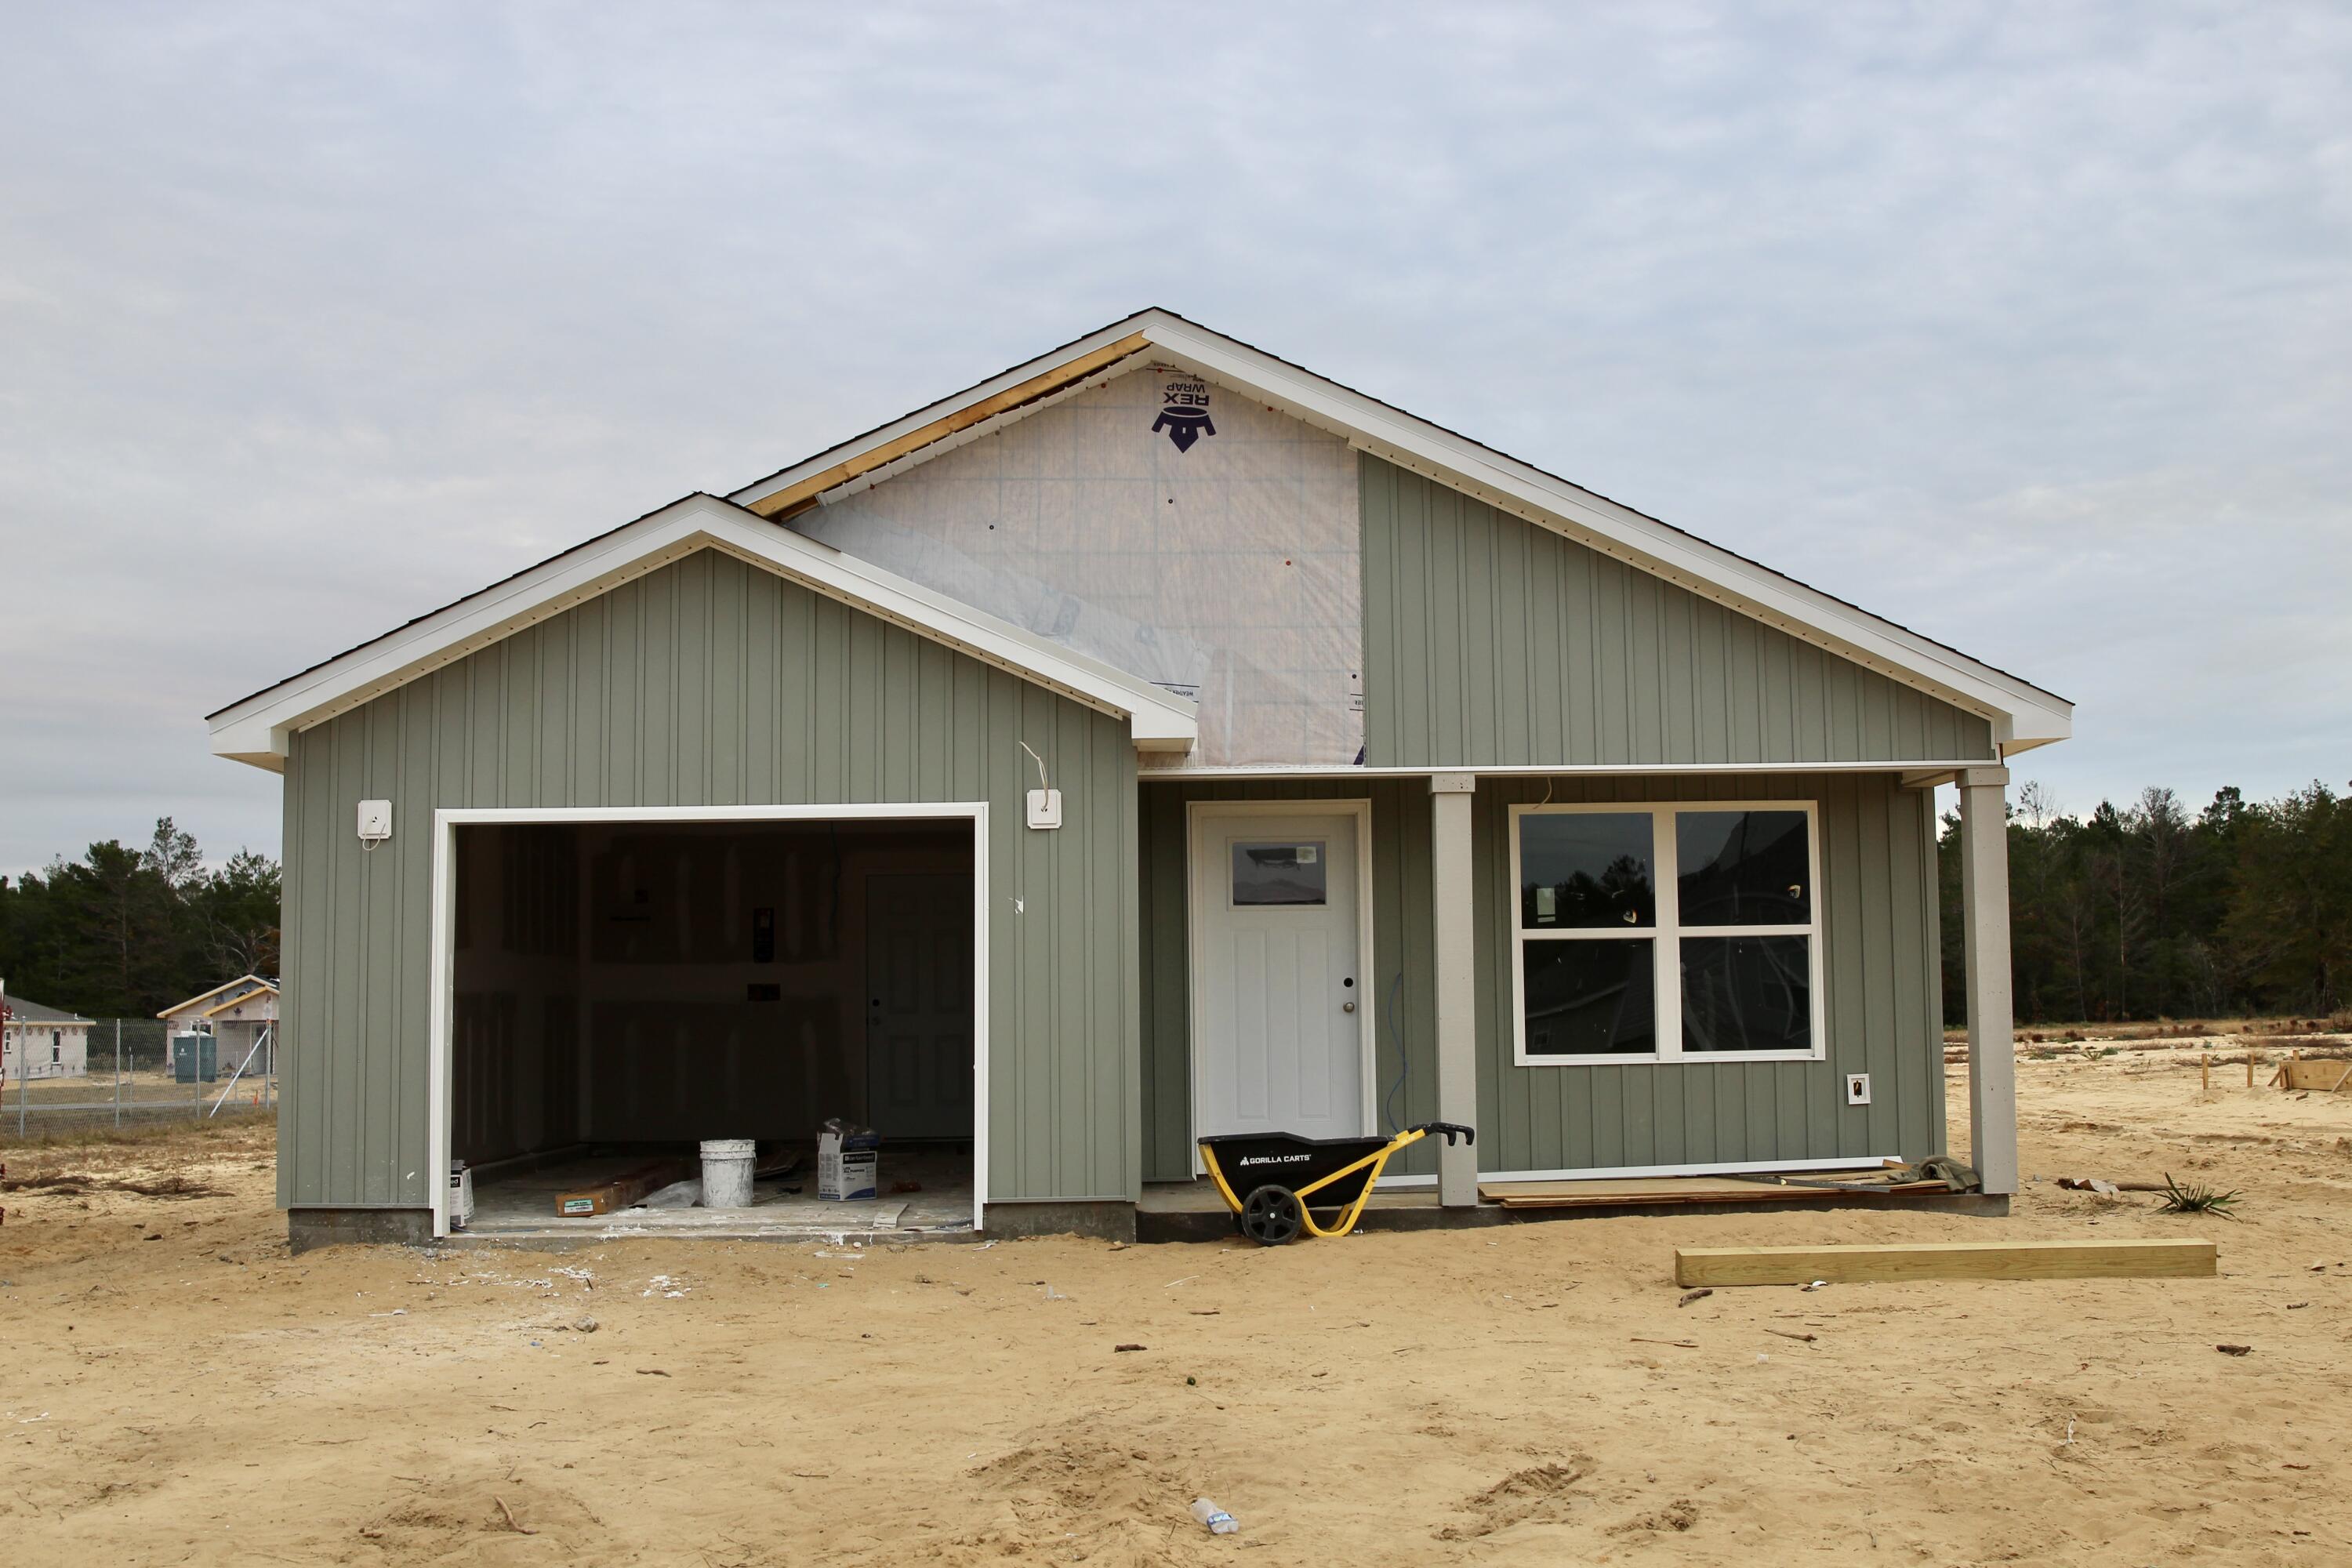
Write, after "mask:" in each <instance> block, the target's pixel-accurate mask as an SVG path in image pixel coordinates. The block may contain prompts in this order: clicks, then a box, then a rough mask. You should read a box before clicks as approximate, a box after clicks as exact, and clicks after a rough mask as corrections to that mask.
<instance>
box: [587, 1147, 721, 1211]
mask: <svg viewBox="0 0 2352 1568" xmlns="http://www.w3.org/2000/svg"><path fill="white" fill-rule="evenodd" d="M699 1169H700V1167H699V1166H698V1164H696V1163H694V1162H693V1161H691V1160H654V1161H649V1162H648V1163H646V1164H643V1165H638V1166H636V1167H635V1168H633V1169H631V1170H626V1171H624V1172H622V1173H620V1174H619V1175H617V1176H614V1178H613V1179H612V1180H610V1181H606V1182H599V1183H597V1184H595V1185H594V1186H592V1187H581V1188H579V1189H577V1190H575V1191H572V1192H568V1193H560V1194H557V1195H556V1199H555V1212H556V1215H557V1216H558V1217H560V1218H563V1219H582V1218H585V1217H588V1216H591V1215H605V1214H611V1213H612V1212H613V1211H614V1210H615V1209H625V1208H627V1207H628V1206H629V1205H631V1204H633V1203H635V1202H636V1201H637V1200H638V1199H640V1198H642V1197H644V1196H645V1195H646V1194H648V1193H652V1192H656V1191H658V1190H660V1189H661V1188H663V1187H666V1186H667V1185H669V1184H671V1183H672V1182H682V1181H684V1180H686V1179H687V1178H688V1176H691V1175H693V1174H694V1173H696V1172H697V1171H698V1170H699Z"/></svg>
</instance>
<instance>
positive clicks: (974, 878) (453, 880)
mask: <svg viewBox="0 0 2352 1568" xmlns="http://www.w3.org/2000/svg"><path fill="white" fill-rule="evenodd" d="M959 817H961V818H963V819H965V820H967V821H969V822H970V823H971V891H972V900H971V970H972V973H971V1007H972V1022H971V1072H972V1081H971V1226H972V1228H973V1229H974V1230H978V1229H980V1228H981V1227H982V1221H983V1217H984V1216H985V1215H986V1213H987V1205H988V803H987V802H986V801H984V800H971V801H938V802H924V803H917V804H911V805H901V804H896V803H894V804H890V805H637V806H603V805H562V806H530V807H504V806H442V807H439V808H437V809H436V811H435V812H434V813H433V971H432V986H433V1005H432V1012H431V1021H430V1028H431V1032H432V1039H431V1049H430V1053H429V1054H430V1057H431V1072H430V1078H429V1080H428V1084H427V1089H426V1093H427V1096H428V1098H427V1100H426V1103H427V1105H428V1107H429V1114H428V1117H427V1121H428V1128H427V1132H426V1137H425V1148H426V1157H427V1159H428V1161H429V1163H428V1164H427V1166H426V1170H427V1172H428V1173H429V1174H430V1176H431V1178H432V1188H433V1234H434V1235H435V1236H436V1237H443V1236H446V1235H448V1234H449V1114H450V1104H449V1078H450V1060H449V1058H450V1039H451V1026H452V1013H453V1010H454V1009H453V1005H452V1003H453V997H452V994H451V987H452V986H453V985H454V984H456V964H455V949H454V946H453V944H454V942H455V941H456V938H457V875H456V872H455V869H454V868H455V866H456V864H457V829H458V828H460V827H470V826H478V825H481V824H500V823H528V822H573V823H602V822H655V823H662V822H669V823H692V822H851V821H856V822H913V821H931V822H938V821H952V820H954V819H956V818H959Z"/></svg>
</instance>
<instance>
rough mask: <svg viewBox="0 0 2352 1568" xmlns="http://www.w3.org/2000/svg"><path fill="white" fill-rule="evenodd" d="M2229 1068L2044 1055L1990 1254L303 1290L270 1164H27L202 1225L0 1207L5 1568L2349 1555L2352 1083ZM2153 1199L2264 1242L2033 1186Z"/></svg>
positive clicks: (1047, 1264)
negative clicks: (2046, 1273)
mask: <svg viewBox="0 0 2352 1568" xmlns="http://www.w3.org/2000/svg"><path fill="white" fill-rule="evenodd" d="M2221 1048H2226V1047H2223V1046H2221V1045H2220V1044H2218V1043H2217V1042H2213V1041H2200V1042H2198V1043H2197V1045H2196V1047H2192V1049H2191V1051H2190V1052H2189V1054H2187V1055H2177V1054H2171V1053H2166V1052H2135V1053H2130V1054H2126V1055H2120V1056H2114V1057H2107V1058H2099V1059H2095V1060H2091V1061H2078V1060H2059V1061H2051V1062H2034V1061H2031V1060H2028V1061H2024V1062H2021V1064H2020V1072H2021V1084H2022V1086H2023V1103H2024V1120H2023V1139H2024V1150H2025V1168H2026V1170H2027V1171H2028V1172H2030V1173H2035V1174H2037V1175H2039V1176H2040V1177H2041V1178H2042V1180H2040V1181H2039V1182H2036V1183H2033V1184H2030V1190H2029V1192H2028V1194H2027V1195H2026V1196H2025V1197H2023V1198H2022V1199H2021V1202H2020V1203H2019V1205H2018V1212H2017V1214H2016V1215H2014V1216H2013V1217H2011V1219H2009V1220H2007V1221H1996V1220H1983V1219H1968V1218H1963V1217H1959V1216H1952V1215H1919V1214H1908V1215H1895V1214H1885V1213H1854V1212H1850V1211H1849V1212H1843V1213H1836V1214H1829V1213H1821V1212H1811V1213H1804V1212H1799V1213H1788V1214H1776V1215H1761V1214H1750V1215H1735V1216H1685V1217H1680V1218H1675V1219H1591V1218H1576V1219H1570V1220H1566V1221H1561V1222H1557V1223H1550V1224H1542V1225H1528V1226H1517V1227H1512V1228H1509V1229H1506V1230H1502V1231H1499V1232H1498V1231H1492V1230H1486V1231H1458V1232H1452V1233H1439V1234H1427V1235H1412V1236H1370V1237H1356V1238H1352V1239H1349V1240H1346V1241H1338V1242H1311V1241H1310V1242H1307V1243H1303V1244H1300V1245H1297V1246H1294V1247H1288V1248H1286V1249H1282V1250H1279V1251H1260V1250H1257V1249H1255V1248H1245V1247H1220V1246H1211V1245H1199V1246H1186V1247H1124V1248H1118V1247H1110V1246H1108V1245H1105V1244H1102V1243H1095V1242H1081V1241H1076V1240H1067V1239H1061V1240H1045V1241H1034V1242H1022V1243H1005V1244H1002V1245H998V1246H994V1247H985V1248H983V1247H976V1246H929V1247H920V1246H919V1247H907V1248H903V1249H899V1250H895V1251H890V1250H885V1251H877V1252H871V1253H866V1254H850V1255H845V1254H844V1252H843V1251H842V1249H839V1248H835V1247H809V1246H793V1247H761V1246H757V1245H736V1246H725V1245H717V1244H710V1243H663V1242H633V1243H619V1244H614V1245H609V1246H606V1247H602V1248H599V1249H595V1250H590V1251H583V1252H576V1253H569V1254H563V1255H560V1256H549V1255H540V1254H532V1253H527V1252H480V1251H466V1252H443V1253H439V1254H427V1253H422V1252H416V1251H409V1250H404V1249H393V1248H356V1247H342V1248H336V1249H332V1250H329V1251H322V1252H314V1253H311V1254H309V1255H306V1256H304V1257H301V1258H289V1256H288V1255H287V1251H286V1247H285V1245H284V1241H283V1230H282V1221H281V1219H280V1216H278V1215H277V1214H275V1213H274V1212H273V1211H272V1210H271V1208H270V1206H269V1205H270V1180H271V1178H270V1171H269V1149H268V1142H266V1134H265V1133H262V1132H259V1131H255V1130H253V1129H249V1128H248V1129H244V1130H237V1129H229V1130H223V1131H216V1132H214V1133H212V1134H210V1135H194V1134H190V1135H184V1136H181V1137H178V1138H174V1139H172V1140H168V1141H160V1142H147V1143H142V1144H138V1145H131V1146H125V1147H120V1148H116V1147H108V1146H97V1147H91V1148H82V1149H76V1148H69V1147H65V1148H52V1149H46V1150H33V1151H25V1150H17V1151H13V1152H8V1156H7V1163H8V1174H9V1176H10V1177H11V1178H16V1179H21V1178H22V1177H24V1176H26V1175H27V1174H40V1173H60V1172H68V1171H70V1172H79V1173H88V1174H89V1175H91V1176H94V1177H97V1178H100V1179H103V1180H119V1179H128V1180H133V1181H138V1182H142V1183H143V1184H150V1185H152V1184H155V1183H156V1182H157V1180H158V1179H159V1178H161V1179H164V1180H169V1179H171V1178H179V1179H182V1180H184V1181H186V1182H189V1183H193V1184H199V1185H202V1186H207V1187H212V1188H215V1189H218V1195H199V1196H144V1195H141V1194H135V1193H131V1192H126V1191H122V1190H120V1189H111V1188H104V1187H99V1188H92V1189H89V1190H87V1191H83V1192H79V1193H76V1192H70V1191H65V1192H60V1191H56V1190H50V1191H47V1192H42V1191H25V1190H18V1191H15V1192H11V1193H8V1194H5V1197H0V1202H5V1204H6V1205H7V1213H6V1217H5V1224H0V1477H5V1480H6V1483H7V1484H6V1485H5V1487H0V1557H5V1561H6V1562H8V1563H12V1564H14V1563H26V1564H33V1563H84V1562H107V1563H191V1562H192V1563H256V1562H283V1563H517V1564H521V1563H599V1564H601V1563H709V1564H737V1563H811V1562H824V1563H996V1562H1000V1561H1005V1560H1011V1561H1021V1562H1055V1563H1059V1562H1085V1563H1207V1562H1214V1561H1229V1560H1235V1559H1238V1560H1239V1561H1242V1562H1245V1563H1256V1564H1274V1563H1416V1564H1423V1563H1645V1562H1647V1563H1737V1564H1740V1565H1742V1568H1759V1565H1771V1564H1783V1563H1938V1564H1942V1563H2052V1564H2060V1563H2063V1564H2070V1565H2071V1564H2105V1563H2116V1564H2143V1563H2179V1562H2188V1561H2193V1562H2196V1563H2298V1564H2302V1563H2309V1564H2335V1563H2345V1562H2347V1561H2352V1504H2348V1503H2347V1501H2346V1495H2347V1488H2346V1481H2347V1474H2352V1458H2347V1449H2352V1358H2347V1308H2352V1094H2347V1095H2336V1096H2332V1097H2331V1096H2321V1095H2310V1096H2307V1097H2304V1098H2300V1099H2298V1098H2294V1097H2289V1096H2285V1095H2282V1094H2280V1093H2278V1092H2277V1091H2274V1090H2267V1089H2260V1090H2253V1091H2249V1090H2248V1089H2246V1088H2245V1087H2244V1078H2243V1069H2242V1068H2234V1069H2217V1070H2216V1077H2215V1082H2216V1088H2215V1090H2214V1092H2213V1093H2212V1094H2210V1096H2207V1095H2202V1094H2200V1090H2199V1088H2198V1080H2197V1069H2196V1066H2195V1061H2196V1058H2195V1055H2194V1051H2195V1050H2197V1049H2221ZM1965 1093H1966V1086H1965V1083H1964V1082H1961V1081H1959V1080H1958V1079H1956V1080H1955V1082H1954V1084H1953V1098H1954V1102H1955V1103H1956V1104H1958V1105H1964V1104H1965V1102H1966V1100H1965ZM2167 1170H2169V1171H2171V1172H2172V1173H2175V1174H2176V1175H2179V1176H2181V1177H2183V1178H2184V1179H2194V1180H2197V1181H2200V1182H2205V1183H2215V1184H2221V1185H2223V1186H2228V1187H2236V1188H2239V1189H2242V1192H2243V1194H2244V1197H2243V1200H2242V1205H2243V1206H2242V1218H2241V1219H2240V1220H2238V1221H2237V1222H2235V1223H2231V1222H2230V1221H2227V1220H2222V1219H2215V1218H2210V1217H2196V1218H2181V1217H2168V1216H2163V1215H2158V1214H2157V1213H2155V1212H2154V1211H2153V1200H2151V1199H2148V1198H2146V1197H2141V1196H2127V1197H2125V1198H2122V1199H2112V1198H2100V1197H2095V1196H2090V1195H2084V1194H2072V1193H2064V1192H2061V1191H2059V1190H2057V1189H2056V1187H2055V1185H2054V1178H2055V1177H2057V1176H2059V1175H2062V1174H2074V1173H2084V1174H2100V1175H2105V1176H2110V1177H2126V1178H2141V1177H2147V1178H2153V1177H2156V1176H2158V1174H2160V1173H2162V1172H2164V1171H2167ZM2184 1235H2202V1236H2211V1237H2216V1238H2218V1239H2219V1240H2220V1242H2221V1264H2222V1277H2221V1279H2217V1280H2189V1281H2155V1280H2116V1281H2066V1282H2042V1283H2020V1284H2002V1283H1981V1284H1975V1283H1972V1284H1936V1285H1852V1286H1838V1287H1832V1288H1829V1289H1823V1290H1821V1291H1818V1292H1813V1293H1810V1294H1809V1293H1801V1292H1800V1291H1798V1290H1796V1289H1787V1288H1779V1289H1748V1290H1719V1291H1717V1293H1716V1294H1715V1295H1713V1296H1712V1297H1709V1298H1707V1299H1706V1300H1701V1301H1697V1302H1696V1303H1694V1304H1692V1305H1691V1306H1689V1307H1686V1308H1682V1307H1677V1306H1676V1304H1675V1303H1676V1300H1677V1296H1678V1294H1679V1292H1677V1291H1676V1289H1675V1287H1674V1285H1673V1283H1672V1279H1671V1260H1672V1251H1673V1248H1674V1247H1675V1245H1677V1244H1687V1245H1735V1244H1743V1243H1790V1242H1800V1241H1806V1240H1842V1241H1858V1240H1870V1239H1895V1238H1913V1239H1937V1238H1947V1239H1969V1238H1988V1237H2103V1236H2104V1237H2128V1236H2150V1237H2164V1236H2184ZM591 1321H593V1324H594V1327H593V1331H591V1330H589V1327H588V1325H589V1323H590V1322H591ZM1776 1331H1777V1332H1776ZM1804 1334H1811V1335H1813V1336H1814V1338H1812V1339H1811V1340H1810V1341H1807V1340H1804V1339H1801V1338H1792V1337H1789V1336H1792V1335H1804ZM1662 1342H1664V1343H1662ZM1677 1342H1687V1344H1685V1343H1677ZM2217 1342H2231V1343H2239V1344H2246V1345H2250V1346H2252V1353H2250V1354H2248V1355H2245V1356H2242V1357H2233V1356H2228V1355H2222V1354H2220V1353H2217V1352H2216V1351H2215V1349H2214V1346H2215V1344H2216V1343H2217ZM1122 1346H1139V1347H1142V1348H1139V1349H1131V1350H1123V1349H1121V1348H1120V1347H1122ZM1202 1493H1206V1494H1207V1495H1209V1496H1211V1497H1213V1498H1214V1499H1215V1500H1217V1501H1218V1502H1220V1503H1222V1504H1223V1505H1224V1506H1225V1507H1226V1508H1227V1509H1229V1510H1232V1511H1233V1512H1234V1514H1235V1515H1236V1516H1237V1517H1238V1518H1239V1519H1240V1521H1241V1525H1242V1530H1241V1533H1240V1534H1239V1535H1237V1536H1234V1537H1227V1538H1223V1539H1213V1538H1211V1537H1209V1536H1208V1535H1206V1534H1205V1533H1203V1532H1202V1531H1201V1530H1200V1529H1199V1527H1198V1526H1196V1525H1194V1524H1193V1523H1192V1521H1191V1520H1190V1519H1188V1518H1187V1517H1186V1514H1185V1508H1186V1505H1187V1504H1188V1503H1189V1502H1191V1500H1192V1499H1193V1498H1194V1497H1196V1496H1198V1495H1201V1494H1202ZM509 1516H510V1518H509Z"/></svg>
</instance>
